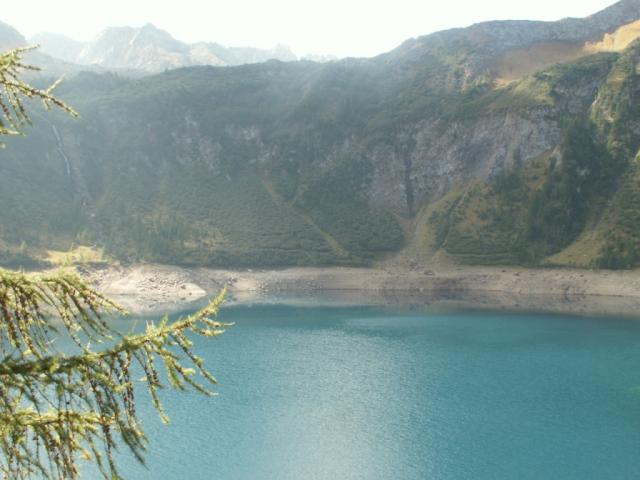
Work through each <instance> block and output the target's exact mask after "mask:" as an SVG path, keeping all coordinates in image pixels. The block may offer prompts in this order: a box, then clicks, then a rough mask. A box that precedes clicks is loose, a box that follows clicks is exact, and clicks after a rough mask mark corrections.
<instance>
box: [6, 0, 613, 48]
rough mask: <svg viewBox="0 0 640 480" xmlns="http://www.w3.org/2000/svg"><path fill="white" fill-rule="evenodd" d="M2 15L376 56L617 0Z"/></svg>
mask: <svg viewBox="0 0 640 480" xmlns="http://www.w3.org/2000/svg"><path fill="white" fill-rule="evenodd" d="M4 3H5V5H2V7H1V8H0V20H2V21H4V22H6V23H9V24H10V25H12V26H14V27H15V28H17V29H18V30H20V32H21V33H23V34H24V35H26V36H27V37H28V36H30V35H33V34H35V33H38V32H41V31H48V32H55V33H63V34H65V35H67V36H70V37H72V38H76V39H78V40H89V39H91V38H92V37H93V36H95V35H96V34H97V33H98V32H100V31H101V30H102V29H104V28H105V27H107V26H116V25H132V26H141V25H143V24H145V23H147V22H151V23H153V24H155V25H156V26H157V27H159V28H162V29H165V30H168V31H169V32H170V33H171V34H172V35H173V36H174V37H176V38H178V39H179V40H183V41H187V42H196V41H200V40H203V41H216V42H219V43H222V44H224V45H227V46H255V47H262V48H268V47H272V46H274V45H275V44H278V43H282V44H285V45H289V46H290V47H291V48H293V50H294V51H295V52H296V53H297V54H305V53H330V54H335V55H338V56H372V55H376V54H378V53H382V52H385V51H388V50H390V49H392V48H394V47H396V46H397V45H399V44H400V43H402V42H403V41H404V40H406V39H407V38H411V37H416V36H420V35H424V34H427V33H431V32H433V31H437V30H442V29H445V28H451V27H462V26H467V25H470V24H472V23H476V22H480V21H485V20H493V19H528V20H557V19H560V18H564V17H584V16H587V15H589V14H591V13H595V12H597V11H599V10H601V9H602V8H604V7H606V6H608V5H611V4H613V3H615V1H614V0H536V1H533V2H524V1H520V0H511V1H508V0H444V1H442V0H440V1H438V2H430V1H429V0H386V1H379V0H324V1H321V0H315V1H307V0H226V1H224V2H221V1H204V0H179V1H167V0H108V1H106V0H99V1H98V0H76V1H73V0H56V1H52V0H17V1H15V2H9V5H6V2H4Z"/></svg>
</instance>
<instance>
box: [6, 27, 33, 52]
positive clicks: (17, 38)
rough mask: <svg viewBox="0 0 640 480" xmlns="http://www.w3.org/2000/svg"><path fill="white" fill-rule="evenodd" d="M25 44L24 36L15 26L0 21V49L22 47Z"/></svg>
mask: <svg viewBox="0 0 640 480" xmlns="http://www.w3.org/2000/svg"><path fill="white" fill-rule="evenodd" d="M26 44H27V41H26V40H25V38H24V37H23V36H22V35H20V32H18V31H17V30H16V29H15V28H13V27H12V26H10V25H7V24H6V23H3V22H0V50H8V49H11V48H16V47H23V46H25V45H26Z"/></svg>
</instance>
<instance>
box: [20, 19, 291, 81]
mask: <svg viewBox="0 0 640 480" xmlns="http://www.w3.org/2000/svg"><path fill="white" fill-rule="evenodd" d="M32 41H33V42H34V43H37V44H40V45H41V49H42V52H44V53H46V54H48V55H50V56H52V57H55V58H59V59H62V60H65V61H67V62H71V63H76V64H79V65H92V66H98V67H101V68H105V69H119V70H132V71H136V70H138V71H144V72H162V71H164V70H170V69H173V68H181V67H188V66H194V65H214V66H229V65H243V64H247V63H259V62H264V61H267V60H270V59H275V60H282V61H295V60H297V57H296V56H295V55H294V54H293V53H292V52H291V50H290V49H289V48H288V47H285V46H281V45H280V46H277V47H275V48H273V49H271V50H260V49H257V48H250V47H225V46H222V45H220V44H217V43H204V42H200V43H196V44H193V45H188V44H186V43H183V42H180V41H178V40H176V39H175V38H173V37H172V36H171V35H170V34H169V33H168V32H165V31H164V30H160V29H158V28H156V27H155V26H154V25H152V24H147V25H145V26H143V27H140V28H133V27H112V28H108V29H106V30H104V31H103V32H102V33H100V35H98V36H97V37H96V38H95V39H94V40H93V41H91V42H89V43H81V42H76V41H74V40H71V39H69V38H66V37H64V36H62V35H55V34H47V33H44V34H39V35H36V36H35V37H34V38H33V39H32Z"/></svg>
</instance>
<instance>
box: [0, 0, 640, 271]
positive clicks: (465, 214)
mask: <svg viewBox="0 0 640 480" xmlns="http://www.w3.org/2000/svg"><path fill="white" fill-rule="evenodd" d="M638 20H640V0H623V1H621V2H618V3H617V4H615V5H613V6H612V7H610V8H608V9H606V10H604V11H602V12H600V13H598V14H595V15H593V16H591V17H587V18H585V19H566V20H562V21H559V22H522V21H506V22H490V23H485V24H479V25H474V26H472V27H469V28H467V29H455V30H449V31H446V32H439V33H436V34H432V35H428V36H425V37H421V38H418V39H412V40H409V41H407V42H405V43H404V44H403V45H401V46H400V47H398V48H397V49H395V50H393V51H391V52H388V53H386V54H383V55H380V56H378V57H375V58H372V59H346V60H341V61H335V62H331V63H327V64H318V63H313V62H304V61H302V62H291V63H282V62H278V61H269V62H266V63H262V64H253V65H244V66H238V67H227V68H215V67H210V66H201V67H191V68H184V69H177V70H172V71H169V72H165V73H161V74H158V75H152V76H147V77H145V78H141V79H125V78H120V77H116V76H113V75H96V74H83V75H78V76H76V77H75V78H73V79H71V80H69V81H68V82H65V83H64V84H63V85H62V86H61V88H60V95H61V96H62V97H63V98H64V99H65V100H67V101H68V102H70V103H71V104H72V105H74V106H75V107H76V108H77V109H78V110H79V111H80V112H81V114H82V119H81V120H79V121H76V120H71V119H68V118H65V117H64V116H62V115H58V114H56V115H47V116H40V115H39V114H38V116H37V118H36V119H35V120H36V121H35V122H34V123H35V126H34V127H33V129H31V130H30V131H29V136H28V138H27V139H22V138H20V139H11V141H10V142H8V148H7V149H5V150H3V151H2V152H0V161H2V162H3V165H4V166H5V167H4V168H5V169H6V172H7V173H6V174H5V175H3V176H2V177H1V178H0V202H1V203H2V204H3V205H5V206H6V207H5V208H3V209H2V210H0V226H2V228H1V229H0V252H2V251H4V252H5V253H4V259H5V262H10V261H12V259H13V261H17V260H16V258H17V259H21V258H23V256H24V255H31V256H32V257H33V256H36V257H37V256H38V255H41V254H42V251H43V250H44V249H46V248H51V247H55V248H58V249H64V248H65V247H68V245H70V244H71V243H72V242H76V243H78V242H80V243H95V244H99V245H102V246H104V247H105V248H106V249H107V250H108V251H109V252H110V253H111V254H112V255H114V256H116V257H118V258H121V259H126V260H147V261H156V262H167V263H179V264H186V265H214V266H235V267H238V266H259V265H265V266H266V265H269V266H283V265H328V264H329V265H336V264H338V265H345V264H348V265H363V264H370V263H372V262H375V261H378V260H381V259H383V258H386V257H388V256H389V255H394V256H395V258H396V261H407V262H409V263H410V264H420V263H422V262H429V261H433V260H434V259H438V260H439V261H440V260H447V261H454V262H461V263H493V264H527V265H548V264H553V265H572V266H578V267H614V268H626V267H631V266H636V265H638V264H639V263H640V182H639V181H638V179H640V170H639V168H640V167H638V163H637V162H636V158H637V155H638V151H639V148H640V113H639V112H640V110H639V109H638V107H639V104H638V99H639V98H640V42H639V41H638V40H637V38H638V36H639V35H640V31H639V29H638V24H637V22H638ZM163 38H165V40H167V41H168V39H167V38H166V37H163ZM172 48H173V47H172ZM163 51H170V50H169V46H165V47H164V50H163ZM172 51H173V52H175V53H176V54H178V53H179V51H178V50H172ZM149 58H151V57H149ZM162 58H166V57H162ZM21 242H23V243H22V245H21ZM20 245H21V248H18V247H19V246H20ZM3 249H4V250H3ZM1 255H2V253H0V258H1ZM21 255H22V256H21Z"/></svg>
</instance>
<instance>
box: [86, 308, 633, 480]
mask: <svg viewBox="0 0 640 480" xmlns="http://www.w3.org/2000/svg"><path fill="white" fill-rule="evenodd" d="M220 318H221V320H222V321H225V322H235V323H236V325H235V327H233V328H232V329H230V330H229V331H228V332H227V333H226V334H224V335H223V336H221V337H219V338H217V339H214V340H212V341H211V340H209V341H206V340H202V341H200V340H199V341H198V342H197V344H196V348H197V351H198V352H199V353H200V354H201V355H202V356H203V357H204V358H205V359H206V364H207V365H208V367H209V369H210V370H212V371H213V373H214V374H215V375H216V377H217V378H218V380H219V381H220V385H219V387H218V389H217V391H218V393H219V395H218V396H217V397H214V398H206V397H203V396H201V395H197V394H193V393H188V394H176V393H174V392H164V396H163V398H164V403H165V407H166V410H167V413H168V414H169V415H170V417H171V420H172V423H171V425H169V426H163V425H162V424H161V423H160V421H159V419H158V418H157V415H155V413H154V412H153V411H152V409H151V408H150V406H149V405H148V404H147V403H146V402H142V401H140V402H139V410H140V412H141V416H142V417H143V419H144V422H145V427H146V431H147V432H148V434H149V435H150V437H151V439H152V443H151V445H150V449H149V452H148V455H147V459H148V469H145V468H144V467H141V466H139V465H138V464H136V463H135V461H133V460H132V459H131V458H129V457H128V456H124V458H121V465H122V473H123V474H124V475H125V477H126V478H128V479H214V478H215V479H310V480H311V479H318V480H320V479H404V480H413V479H415V480H418V479H427V478H429V479H487V480H497V479H581V480H584V479H605V478H611V479H614V478H615V479H637V478H640V322H638V321H634V320H629V319H613V318H580V317H570V316H542V315H534V314H529V315H524V314H517V315H516V314H506V313H499V314H490V313H415V312H408V313H407V312H398V311H386V310H384V309H378V308H371V307H348V308H347V307H343V308H330V307H318V308H302V307H300V308H297V307H284V306H254V307H249V306H244V307H231V308H226V309H223V311H222V313H221V316H220ZM85 477H87V478H92V476H91V475H87V476H85Z"/></svg>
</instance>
